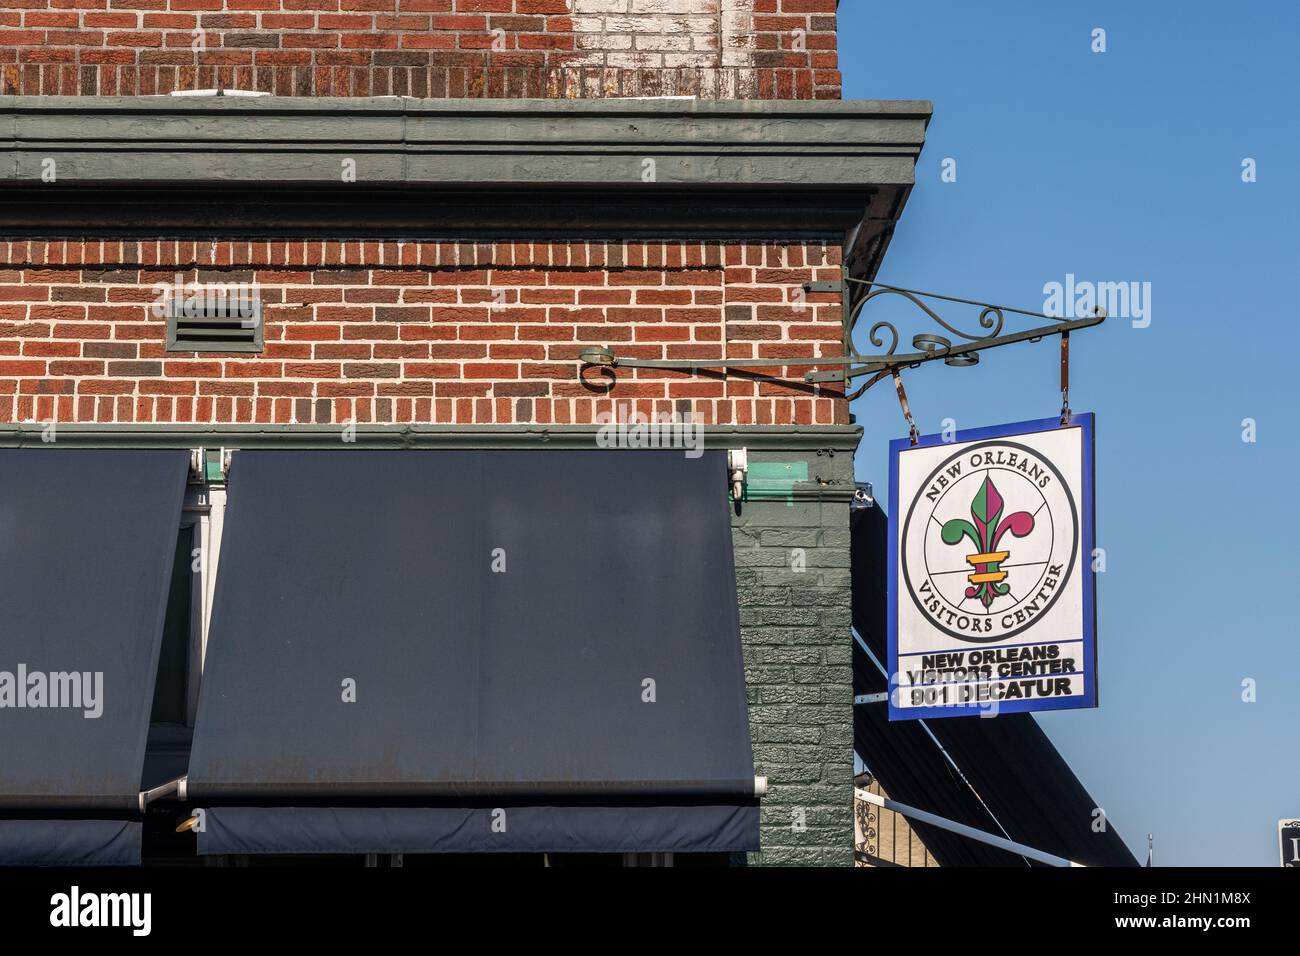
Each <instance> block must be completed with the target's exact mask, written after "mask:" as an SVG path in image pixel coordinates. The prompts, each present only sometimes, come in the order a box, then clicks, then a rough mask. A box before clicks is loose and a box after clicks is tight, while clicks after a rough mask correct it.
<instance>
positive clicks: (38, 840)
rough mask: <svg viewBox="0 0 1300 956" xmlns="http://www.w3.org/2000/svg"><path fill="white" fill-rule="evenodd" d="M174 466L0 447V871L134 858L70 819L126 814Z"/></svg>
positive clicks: (178, 492) (97, 825) (158, 635)
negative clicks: (8, 866)
mask: <svg viewBox="0 0 1300 956" xmlns="http://www.w3.org/2000/svg"><path fill="white" fill-rule="evenodd" d="M188 461H189V453H188V452H186V451H183V450H179V451H103V450H90V449H66V450H65V449H55V448H37V449H13V448H10V449H0V608H3V611H2V612H0V862H4V863H23V862H30V863H48V862H51V861H53V862H76V861H79V860H80V861H85V862H92V861H100V858H101V857H104V858H105V859H103V860H102V862H138V861H139V856H140V827H139V825H138V824H135V823H127V822H126V821H125V819H122V820H93V819H76V817H77V816H79V815H86V814H87V812H89V813H90V814H96V813H98V814H103V813H105V812H109V813H114V812H120V813H122V814H123V817H125V816H126V815H130V814H135V813H136V812H137V810H138V795H139V791H140V777H141V771H142V767H143V764H144V753H145V741H146V737H147V734H148V729H149V713H150V707H151V702H152V700H153V687H154V676H155V671H156V669H157V665H158V652H159V645H160V643H161V641H162V630H163V615H164V612H165V610H166V601H167V584H168V580H169V575H170V573H171V565H172V560H173V557H174V555H175V550H176V534H177V527H178V525H179V521H180V513H181V503H182V500H183V497H184V494H185V475H186V469H187V467H188ZM52 810H54V811H74V813H73V814H72V815H71V816H72V818H70V819H56V818H57V817H59V816H60V814H58V813H53V814H50V816H51V817H52V818H51V819H41V820H34V819H26V818H24V817H31V816H33V815H34V814H39V815H40V816H45V815H46V814H47V813H49V811H52Z"/></svg>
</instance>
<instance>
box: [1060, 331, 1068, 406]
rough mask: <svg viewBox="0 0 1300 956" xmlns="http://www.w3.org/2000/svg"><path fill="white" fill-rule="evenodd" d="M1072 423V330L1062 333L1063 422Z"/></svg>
mask: <svg viewBox="0 0 1300 956" xmlns="http://www.w3.org/2000/svg"><path fill="white" fill-rule="evenodd" d="M1069 423H1070V330H1069V329H1066V330H1065V331H1064V332H1062V333H1061V424H1062V425H1068V424H1069Z"/></svg>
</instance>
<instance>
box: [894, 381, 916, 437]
mask: <svg viewBox="0 0 1300 956" xmlns="http://www.w3.org/2000/svg"><path fill="white" fill-rule="evenodd" d="M890 373H891V374H892V375H893V376H894V389H895V391H897V392H898V404H899V405H900V406H901V407H902V409H903V418H904V419H906V420H907V433H908V435H909V436H910V437H911V439H912V444H913V445H915V444H916V443H917V442H918V441H919V440H920V438H921V433H920V432H919V431H917V428H916V422H915V421H913V419H912V409H911V408H910V407H909V406H908V404H907V390H906V389H904V388H903V376H902V375H900V374H898V369H896V368H895V369H891V370H890Z"/></svg>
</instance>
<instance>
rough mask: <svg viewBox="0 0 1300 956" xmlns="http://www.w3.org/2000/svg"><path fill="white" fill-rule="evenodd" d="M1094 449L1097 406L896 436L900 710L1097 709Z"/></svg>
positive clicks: (893, 648)
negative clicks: (1066, 418)
mask: <svg viewBox="0 0 1300 956" xmlns="http://www.w3.org/2000/svg"><path fill="white" fill-rule="evenodd" d="M945 438H946V440H945ZM1092 456H1093V416H1092V415H1091V414H1087V415H1075V416H1073V417H1072V418H1071V419H1070V422H1069V424H1067V425H1065V426H1062V425H1061V422H1060V420H1059V419H1056V418H1051V419H1044V420H1041V421H1033V422H1020V423H1018V424H1014V425H999V426H996V427H993V428H980V429H972V430H970V431H964V432H961V431H959V432H956V433H953V434H949V435H946V436H944V435H926V436H923V437H922V438H921V439H920V440H919V441H918V443H917V444H916V445H912V444H911V443H910V441H909V440H908V439H899V440H897V441H894V442H891V443H890V505H891V507H890V512H889V538H890V548H891V553H890V566H889V594H890V602H889V603H890V606H889V669H890V674H891V682H890V690H891V694H890V703H889V718H890V720H908V719H915V718H918V717H926V718H933V717H956V716H961V715H965V714H990V713H1015V712H1020V711H1034V710H1059V709H1064V708H1073V707H1095V706H1096V705H1097V680H1096V631H1095V616H1094V598H1095V576H1094V566H1093V561H1094V554H1093V537H1094V531H1093V460H1092Z"/></svg>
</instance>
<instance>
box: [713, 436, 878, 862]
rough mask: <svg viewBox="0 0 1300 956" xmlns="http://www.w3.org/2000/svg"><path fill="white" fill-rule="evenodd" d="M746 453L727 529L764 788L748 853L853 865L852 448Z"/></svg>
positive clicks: (756, 858)
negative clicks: (742, 495)
mask: <svg viewBox="0 0 1300 956" xmlns="http://www.w3.org/2000/svg"><path fill="white" fill-rule="evenodd" d="M855 444H856V442H855ZM749 458H750V476H751V477H750V482H749V485H748V487H747V491H746V500H744V501H743V502H742V504H741V507H740V510H739V514H733V518H732V540H733V543H734V547H735V556H736V590H737V597H738V601H739V605H740V633H741V641H742V643H743V645H744V655H745V679H746V685H747V686H746V690H747V694H748V699H749V723H750V733H751V735H752V737H753V743H754V767H755V773H757V774H760V775H763V776H766V777H767V778H768V794H767V796H766V797H764V798H763V800H762V817H761V821H762V834H761V839H762V850H761V852H759V853H751V854H749V858H748V862H749V863H750V864H751V865H763V866H772V865H785V866H791V865H794V866H810V865H811V866H823V865H831V866H851V865H852V863H853V817H852V805H853V675H852V666H851V647H852V640H853V636H852V632H851V630H850V628H851V623H852V621H851V606H850V572H849V503H850V500H851V498H852V494H853V488H854V485H853V449H852V447H845V448H838V449H830V448H827V449H823V450H821V451H814V452H803V451H798V452H795V451H789V452H785V451H771V452H757V453H756V452H754V451H752V450H751V451H750V453H749ZM783 479H784V480H783Z"/></svg>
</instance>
